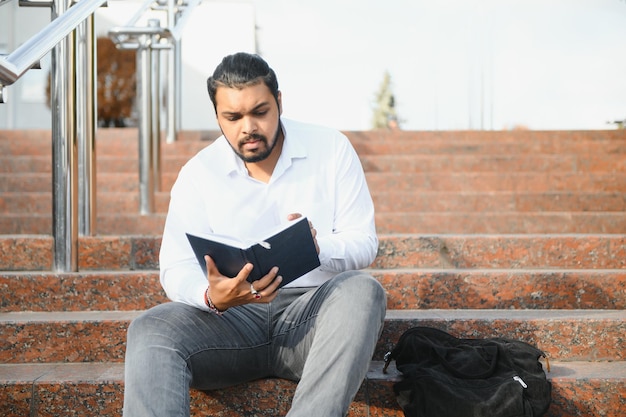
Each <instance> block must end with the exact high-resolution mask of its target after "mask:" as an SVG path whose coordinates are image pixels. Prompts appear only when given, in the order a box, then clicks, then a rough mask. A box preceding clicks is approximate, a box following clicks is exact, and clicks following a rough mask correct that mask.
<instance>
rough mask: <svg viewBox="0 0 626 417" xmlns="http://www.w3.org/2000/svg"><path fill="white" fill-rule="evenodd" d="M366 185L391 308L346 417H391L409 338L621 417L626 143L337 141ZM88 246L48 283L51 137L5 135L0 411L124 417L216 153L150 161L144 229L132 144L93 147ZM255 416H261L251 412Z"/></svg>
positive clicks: (234, 393)
mask: <svg viewBox="0 0 626 417" xmlns="http://www.w3.org/2000/svg"><path fill="white" fill-rule="evenodd" d="M346 134H347V135H348V137H349V138H350V140H351V141H352V143H353V144H354V146H355V149H356V150H357V152H358V153H359V156H360V158H361V160H362V163H363V166H364V168H365V170H366V175H367V177H368V183H369V186H370V189H371V191H372V196H373V198H374V202H375V206H376V210H377V229H378V231H379V238H380V247H379V252H378V256H377V258H376V260H375V261H374V263H373V264H372V265H371V268H370V272H371V273H372V274H373V275H374V276H375V277H376V278H377V279H378V280H379V281H380V282H381V283H382V284H383V286H384V287H385V289H386V290H387V293H388V314H387V318H386V320H385V326H384V330H383V334H382V335H381V338H380V339H379V342H378V345H377V348H376V353H375V356H374V358H373V359H374V361H373V362H372V369H371V370H370V372H369V374H368V377H367V379H366V380H365V381H364V383H363V386H362V388H361V390H360V392H359V394H358V395H357V397H356V398H355V401H354V402H353V404H352V407H351V410H350V413H349V417H362V416H366V415H368V416H378V417H390V416H397V417H401V416H402V412H401V411H400V409H399V407H398V405H397V403H396V400H395V398H394V396H393V391H392V389H391V386H392V384H393V382H394V381H395V380H396V379H397V377H398V375H397V373H395V372H392V373H391V374H387V375H383V374H382V373H381V372H380V368H381V364H380V360H381V359H382V357H383V355H384V353H385V352H386V351H387V350H388V349H389V348H390V347H391V346H392V345H393V343H394V342H395V341H396V340H397V338H398V337H399V335H400V334H401V333H402V332H403V331H404V330H406V329H407V328H409V327H412V326H416V325H423V326H433V327H437V328H440V329H443V330H446V331H449V332H450V333H452V334H455V335H457V336H459V337H490V336H504V337H512V338H516V339H522V340H526V341H528V342H531V343H533V344H536V345H537V346H538V347H540V348H541V349H543V350H545V351H546V353H548V356H549V357H550V362H551V365H552V367H551V368H552V369H551V372H550V373H549V374H548V377H549V378H550V379H551V381H552V383H553V403H552V406H551V408H550V411H549V413H548V416H549V417H574V416H603V417H606V416H609V417H618V416H619V417H621V416H622V415H623V414H624V413H623V410H624V409H626V405H625V403H624V398H626V358H624V356H625V355H626V345H625V344H624V343H625V342H624V336H623V335H624V334H626V325H625V324H624V323H625V322H626V321H625V319H626V309H625V305H626V210H625V209H626V132H624V131H599V132H534V131H515V132H386V131H373V132H346ZM97 136H98V137H97V140H96V147H97V169H98V174H97V179H98V194H97V213H98V218H97V225H96V229H97V234H96V235H95V236H89V237H80V239H79V272H74V273H56V272H53V271H52V263H53V261H52V259H53V258H52V248H53V241H52V237H51V235H50V232H51V219H52V214H51V205H52V196H51V191H50V189H51V175H50V171H51V166H52V161H51V157H50V149H51V144H50V132H49V131H0V253H2V255H1V256H0V290H2V292H3V294H6V296H3V297H2V300H1V304H0V386H2V389H0V404H2V405H0V410H1V411H2V413H0V414H2V415H6V416H7V417H13V416H25V415H31V416H34V415H37V416H58V415H77V416H79V415H80V416H83V415H94V414H97V415H102V416H107V415H120V410H121V406H122V399H123V366H124V364H123V360H124V344H125V332H126V328H127V327H128V324H129V323H130V321H131V320H132V318H133V317H135V316H136V315H137V314H139V313H140V312H141V311H142V310H144V309H147V308H149V307H151V306H153V305H155V304H157V303H160V302H164V301H166V298H165V296H164V294H163V291H162V289H161V288H160V285H159V282H158V281H159V276H158V251H159V245H160V233H161V231H162V227H163V221H164V215H165V212H166V210H167V205H168V202H169V193H168V191H167V190H169V187H170V186H171V184H172V183H173V181H174V179H175V178H176V173H177V171H178V169H179V168H180V166H181V165H182V164H183V163H184V162H185V161H186V160H187V159H188V158H189V157H190V156H191V155H193V154H195V153H196V152H197V151H198V150H200V149H202V148H203V147H205V146H206V145H208V144H209V143H210V141H211V140H212V139H214V138H215V137H216V136H217V133H216V132H182V133H181V134H180V135H179V140H178V141H177V142H176V143H174V144H165V143H162V144H161V151H162V161H161V162H162V169H163V175H162V189H163V190H165V191H161V192H157V193H156V195H155V202H156V214H154V215H150V216H139V215H138V214H137V210H138V199H139V196H138V191H137V190H138V180H137V170H138V169H137V166H138V162H137V148H138V146H137V140H138V134H137V130H136V129H101V130H99V131H98V135H97ZM294 388H295V384H294V383H292V382H289V381H284V380H276V379H267V380H262V381H256V382H252V383H250V384H247V385H244V386H240V387H235V388H232V389H227V390H220V391H217V392H213V393H209V394H206V393H201V392H198V391H192V392H191V403H192V410H193V414H192V415H193V416H205V415H214V416H221V417H231V416H237V415H253V414H254V415H263V416H270V415H283V414H285V413H286V411H287V409H288V407H289V400H290V398H291V396H292V394H293V390H294ZM259 403H262V404H263V407H262V408H265V409H266V410H267V411H266V412H263V413H261V412H259V410H258V404H259Z"/></svg>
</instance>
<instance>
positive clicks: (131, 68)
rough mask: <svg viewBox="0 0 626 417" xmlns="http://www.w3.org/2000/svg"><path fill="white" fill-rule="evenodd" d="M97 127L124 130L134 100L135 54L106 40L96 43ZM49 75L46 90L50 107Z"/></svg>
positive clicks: (104, 38) (99, 40) (99, 39)
mask: <svg viewBox="0 0 626 417" xmlns="http://www.w3.org/2000/svg"><path fill="white" fill-rule="evenodd" d="M96 48H97V80H96V83H97V89H98V93H97V94H98V98H97V101H98V110H97V111H98V125H99V126H101V127H113V126H114V127H125V126H126V124H127V121H128V119H129V118H130V117H131V116H132V112H133V106H134V103H135V96H136V91H135V90H136V84H137V82H136V76H135V72H136V69H135V67H136V53H135V51H132V50H120V49H117V47H116V46H115V44H114V43H113V41H112V40H111V39H109V38H106V37H100V38H98V39H97V44H96ZM50 84H51V80H50V75H48V85H47V86H46V96H47V97H48V106H50V88H51V85H50Z"/></svg>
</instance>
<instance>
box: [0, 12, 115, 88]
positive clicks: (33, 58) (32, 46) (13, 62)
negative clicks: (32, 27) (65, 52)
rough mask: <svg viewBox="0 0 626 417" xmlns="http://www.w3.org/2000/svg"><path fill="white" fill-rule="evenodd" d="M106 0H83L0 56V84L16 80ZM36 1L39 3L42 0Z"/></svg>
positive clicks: (5, 84) (9, 83)
mask: <svg viewBox="0 0 626 417" xmlns="http://www.w3.org/2000/svg"><path fill="white" fill-rule="evenodd" d="M106 2H107V0H80V1H79V2H78V3H76V4H75V5H74V6H72V7H70V8H69V9H68V10H67V11H66V12H65V13H63V14H62V15H61V16H59V17H58V18H56V19H54V20H53V21H52V22H50V23H49V24H48V25H47V26H46V27H44V28H43V29H42V30H40V31H39V32H38V33H36V34H35V35H34V36H32V37H31V38H30V39H28V40H27V41H26V42H24V43H23V44H22V45H20V46H19V47H18V48H17V49H15V50H14V51H13V52H11V53H10V54H9V55H7V56H5V57H2V58H0V84H2V85H4V86H7V85H11V84H13V83H14V82H15V81H17V80H18V79H19V78H20V77H22V75H24V74H25V73H26V72H27V71H28V70H29V69H30V68H31V67H32V66H33V65H34V64H36V63H37V62H38V61H39V60H40V59H41V58H43V57H44V55H46V54H47V53H48V52H50V51H51V50H52V48H54V47H55V46H56V45H57V44H58V43H59V42H61V41H62V40H63V39H64V38H65V37H66V36H67V35H69V34H70V33H71V32H72V31H73V30H74V29H76V27H77V26H78V25H79V24H81V23H82V22H84V21H85V19H87V18H88V17H89V16H91V15H93V14H94V12H95V11H96V10H98V8H99V7H101V6H102V5H103V4H104V3H106ZM22 3H33V1H32V0H31V1H26V2H25V1H24V0H20V5H22ZM34 3H38V6H39V5H41V3H42V2H34ZM47 3H50V2H47Z"/></svg>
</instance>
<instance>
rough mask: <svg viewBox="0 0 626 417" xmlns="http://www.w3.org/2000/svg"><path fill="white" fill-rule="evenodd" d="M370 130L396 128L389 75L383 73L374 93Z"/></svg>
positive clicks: (396, 120) (396, 119) (396, 116)
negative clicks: (374, 99)
mask: <svg viewBox="0 0 626 417" xmlns="http://www.w3.org/2000/svg"><path fill="white" fill-rule="evenodd" d="M374 105H375V107H374V113H373V115H372V129H384V128H390V129H394V128H398V127H399V126H398V115H397V113H396V108H395V97H394V95H393V92H392V89H391V75H389V72H385V74H384V76H383V81H382V83H381V84H380V87H379V89H378V92H377V93H376V101H375V104H374Z"/></svg>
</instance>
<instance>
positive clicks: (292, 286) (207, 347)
mask: <svg viewBox="0 0 626 417" xmlns="http://www.w3.org/2000/svg"><path fill="white" fill-rule="evenodd" d="M208 89H209V96H210V98H211V101H212V102H213V106H214V109H215V113H216V116H217V122H218V124H219V126H220V129H221V130H222V133H223V135H222V136H221V137H220V138H218V139H217V140H216V141H215V142H214V143H213V144H211V145H209V146H208V147H206V148H205V149H204V150H202V151H200V152H199V153H198V154H197V155H196V156H195V157H194V158H192V159H191V160H190V161H189V162H188V163H187V164H186V165H185V166H184V167H183V168H182V169H181V171H180V174H179V176H178V179H177V180H176V183H175V184H174V186H173V188H172V191H171V202H170V207H169V212H168V215H167V220H166V223H165V230H164V232H163V242H162V246H161V253H160V268H161V284H162V285H163V288H164V289H165V291H166V293H167V295H168V297H169V298H170V299H171V300H172V301H173V302H171V303H166V304H163V305H159V306H157V307H154V308H152V309H150V310H148V311H146V312H144V313H143V314H142V315H141V316H139V317H138V318H136V319H135V320H134V321H133V322H132V323H131V325H130V327H129V330H128V340H127V351H126V375H125V397H124V415H125V416H126V417H140V416H167V417H172V416H188V415H189V388H190V387H193V388H197V389H201V390H213V389H219V388H223V387H227V386H232V385H235V384H238V383H243V382H246V381H251V380H254V379H259V378H264V377H280V378H287V379H291V380H294V381H299V383H298V386H297V389H296V392H295V395H294V398H293V400H292V403H291V409H290V411H289V414H288V416H290V417H297V416H301V417H311V416H320V417H335V416H336V417H340V416H344V415H346V414H347V411H348V407H349V405H350V403H351V402H352V399H353V398H354V395H355V394H356V392H357V391H358V389H359V387H360V385H361V383H362V380H363V378H364V377H365V375H366V372H367V369H368V365H369V362H370V360H371V357H372V355H373V351H374V346H375V344H376V341H377V340H378V337H379V335H380V331H381V328H382V323H383V320H384V315H385V305H386V297H385V293H384V290H383V289H382V287H381V285H380V284H379V283H378V282H377V281H376V280H374V278H372V277H371V276H369V275H368V274H365V273H363V272H360V271H358V270H359V269H362V268H365V267H367V266H368V265H369V264H371V262H372V261H373V260H374V257H375V256H376V252H377V247H378V239H377V237H376V232H375V226H374V208H373V204H372V200H371V197H370V194H369V191H368V188H367V184H366V182H365V177H364V174H363V170H362V167H361V165H360V162H359V160H358V157H357V155H356V153H355V151H354V149H353V148H352V147H351V145H350V143H349V141H348V140H347V138H346V137H345V136H344V135H342V134H340V133H339V132H337V131H334V130H331V129H327V128H322V127H316V126H311V125H307V124H303V123H297V122H293V121H290V120H282V119H281V117H280V116H281V112H282V104H281V93H280V91H279V90H278V81H277V79H276V75H275V73H274V71H273V70H272V69H271V68H270V67H269V66H268V65H267V63H266V62H265V61H264V60H263V59H261V58H260V57H259V56H256V55H251V54H246V53H238V54H234V55H230V56H227V57H225V58H224V59H223V61H222V62H221V64H220V65H218V67H217V68H216V69H215V72H214V73H213V76H212V77H210V78H209V79H208ZM300 216H306V217H307V218H308V220H309V222H310V227H311V233H312V235H313V236H314V240H315V246H316V249H317V251H318V255H319V260H320V263H321V266H320V267H319V268H317V269H315V270H313V271H311V272H309V273H308V274H305V275H303V276H302V277H300V278H298V279H296V280H295V281H293V282H291V283H289V284H288V285H285V286H283V287H282V288H280V289H279V285H280V282H281V279H282V278H281V276H280V269H278V268H276V267H275V268H273V269H272V270H271V271H270V272H269V273H268V274H267V275H265V276H264V277H262V278H261V279H259V280H257V281H254V282H252V285H251V284H250V283H249V282H247V281H246V278H247V276H248V274H249V273H250V268H251V265H250V264H248V265H246V266H244V267H243V268H242V270H241V271H240V272H239V274H237V276H235V277H224V276H221V275H220V273H219V272H218V270H217V268H216V266H215V263H214V260H213V259H211V258H210V257H208V256H207V257H206V267H207V271H208V273H207V275H206V276H205V275H204V273H203V272H202V269H201V267H200V265H199V264H198V261H197V260H196V258H195V256H194V253H193V251H192V249H191V246H190V245H189V243H188V241H187V238H186V235H185V233H187V232H189V233H219V234H227V235H234V236H238V237H250V236H258V235H259V234H260V233H261V232H262V231H263V230H266V229H268V228H271V227H273V226H275V224H276V223H277V222H285V221H287V220H291V219H295V218H298V217H300ZM218 261H219V260H218ZM259 411H260V412H262V410H259Z"/></svg>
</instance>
